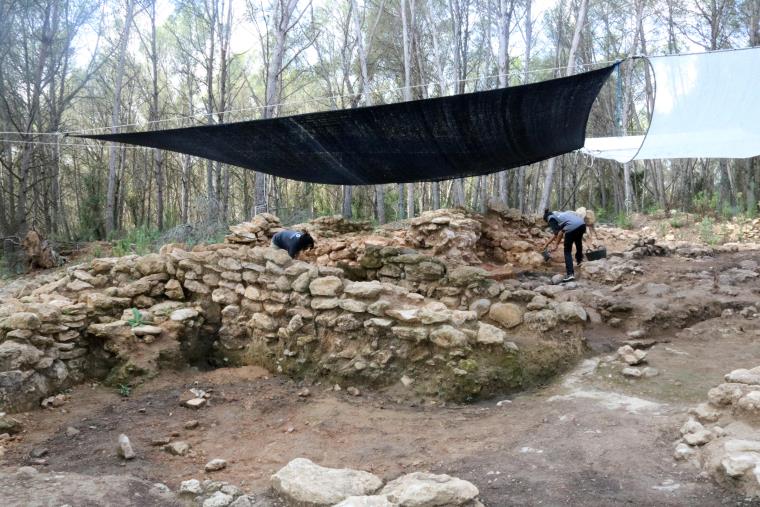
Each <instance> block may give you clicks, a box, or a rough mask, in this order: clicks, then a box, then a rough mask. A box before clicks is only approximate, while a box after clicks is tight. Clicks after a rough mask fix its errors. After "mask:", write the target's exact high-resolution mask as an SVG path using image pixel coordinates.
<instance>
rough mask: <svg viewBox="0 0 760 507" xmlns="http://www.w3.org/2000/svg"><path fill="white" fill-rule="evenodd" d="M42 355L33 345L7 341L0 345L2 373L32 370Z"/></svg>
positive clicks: (0, 369)
mask: <svg viewBox="0 0 760 507" xmlns="http://www.w3.org/2000/svg"><path fill="white" fill-rule="evenodd" d="M42 355H43V354H42V352H41V351H40V350H38V349H37V348H35V347H32V346H31V345H26V344H24V343H16V342H14V341H5V342H3V343H0V371H8V370H24V369H27V368H30V367H32V366H33V365H34V364H35V363H36V362H37V361H39V360H40V358H41V357H42Z"/></svg>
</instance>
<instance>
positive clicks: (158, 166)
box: [150, 0, 164, 231]
mask: <svg viewBox="0 0 760 507" xmlns="http://www.w3.org/2000/svg"><path fill="white" fill-rule="evenodd" d="M150 28H151V30H150V49H151V51H150V60H151V70H152V73H153V75H152V78H153V79H152V85H153V86H152V88H153V89H152V94H151V108H150V120H151V121H153V122H155V121H157V120H158V119H159V116H160V115H159V109H158V50H157V47H156V0H153V1H152V2H151V3H150ZM157 126H158V125H157V124H155V123H154V128H156V127H157ZM163 155H164V154H163V152H162V151H161V150H153V166H154V170H155V173H154V177H155V179H156V226H157V227H158V230H159V231H161V230H163V229H164V170H163V169H164V156H163Z"/></svg>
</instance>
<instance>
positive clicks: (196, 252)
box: [0, 222, 586, 411]
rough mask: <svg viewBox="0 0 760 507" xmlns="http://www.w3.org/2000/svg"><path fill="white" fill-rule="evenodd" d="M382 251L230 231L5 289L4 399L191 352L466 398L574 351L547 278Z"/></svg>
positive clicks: (184, 360) (570, 321) (29, 402)
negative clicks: (375, 255) (377, 257)
mask: <svg viewBox="0 0 760 507" xmlns="http://www.w3.org/2000/svg"><path fill="white" fill-rule="evenodd" d="M268 223H272V222H268ZM385 254H388V255H387V256H386V257H385V259H386V261H384V263H383V269H378V270H375V271H374V277H375V278H376V279H373V280H368V281H351V280H350V279H348V278H347V277H346V274H345V273H344V271H343V270H342V269H340V268H336V267H331V266H319V265H315V264H313V263H309V262H304V261H297V260H292V259H290V257H289V256H288V255H287V253H286V252H285V251H283V250H279V249H275V248H272V247H268V246H267V247H262V246H254V247H250V246H248V245H246V244H240V243H230V244H219V245H208V246H197V247H195V248H193V249H192V250H185V249H183V248H181V247H178V246H177V245H167V246H166V247H165V248H163V249H162V251H161V252H160V253H159V254H151V255H147V256H143V257H136V256H127V257H121V258H109V259H96V260H94V261H92V262H91V263H89V264H84V265H79V266H74V267H71V268H69V269H68V270H67V271H66V274H65V275H64V276H62V277H61V278H60V279H58V280H55V281H54V282H52V283H49V284H47V285H44V286H42V287H39V288H38V289H36V290H35V291H34V292H33V293H32V294H31V295H29V296H26V297H23V298H20V299H7V300H4V301H3V304H2V305H0V410H5V411H14V410H24V409H28V408H31V407H33V406H35V405H37V404H38V403H39V402H40V400H41V399H43V398H44V397H46V396H48V395H50V394H54V393H56V392H58V391H59V390H60V389H63V388H65V387H67V386H69V385H72V384H74V383H77V382H81V381H82V380H84V379H85V378H100V379H105V381H106V382H108V383H109V384H111V385H119V384H127V383H135V382H137V381H139V379H141V378H144V377H146V376H150V375H153V374H155V373H156V372H157V371H158V370H159V369H160V368H175V367H181V366H183V365H186V364H188V363H191V364H200V365H207V364H208V365H243V364H258V365H262V366H265V367H267V368H270V369H271V370H273V371H277V372H282V373H285V374H287V375H289V376H292V377H295V378H307V379H323V380H329V381H331V382H333V381H334V382H340V383H351V384H356V385H373V386H378V387H382V386H391V385H399V383H403V385H405V386H407V387H406V389H407V390H408V391H409V392H413V393H417V394H420V395H428V396H430V395H433V396H440V397H442V398H444V399H456V400H466V399H473V398H476V397H479V396H488V395H491V394H493V393H503V392H506V391H510V390H516V389H521V388H524V387H526V386H528V385H530V384H532V383H534V382H537V381H540V380H542V379H544V378H547V377H549V376H551V375H552V374H554V373H555V372H556V371H558V370H560V369H562V368H564V367H566V366H567V365H569V364H570V362H571V361H570V359H572V358H574V357H576V356H577V355H578V354H580V353H581V350H582V334H581V326H582V324H583V321H585V319H586V313H585V311H584V310H583V308H582V307H581V306H580V305H578V304H576V303H572V302H559V301H555V299H554V297H553V295H554V294H555V292H556V290H554V289H552V288H549V289H552V290H545V291H544V292H545V293H542V292H541V291H540V290H539V289H538V288H536V290H529V289H528V288H521V287H520V284H519V283H516V282H515V281H510V284H504V283H501V282H495V281H493V280H490V279H488V278H487V277H486V276H485V273H484V272H483V271H482V270H480V269H479V268H475V267H471V266H460V267H458V268H455V269H452V270H448V269H447V268H446V267H445V265H444V264H443V263H442V262H441V261H438V260H436V259H435V258H433V257H429V256H424V255H420V254H418V253H415V252H413V251H406V250H399V249H396V250H392V251H386V252H384V253H383V255H385ZM388 266H397V267H398V269H399V270H400V271H401V274H403V277H396V276H395V274H397V273H396V272H394V273H390V272H389V269H390V268H387V267H388ZM367 269H368V271H369V272H372V271H373V270H372V269H371V268H367ZM389 282H394V283H389Z"/></svg>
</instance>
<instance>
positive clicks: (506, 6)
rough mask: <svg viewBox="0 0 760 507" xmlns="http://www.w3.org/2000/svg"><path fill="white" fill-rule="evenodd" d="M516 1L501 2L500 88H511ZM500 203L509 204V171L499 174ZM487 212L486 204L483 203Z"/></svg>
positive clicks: (505, 0) (500, 0)
mask: <svg viewBox="0 0 760 507" xmlns="http://www.w3.org/2000/svg"><path fill="white" fill-rule="evenodd" d="M513 10H514V0H499V87H501V88H506V87H507V86H509V24H510V22H511V20H512V12H513ZM498 187H499V189H498V194H499V201H501V202H502V203H504V204H507V200H508V197H509V192H508V190H507V171H506V170H504V171H500V172H499V174H498ZM484 200H485V199H484ZM482 205H483V209H484V210H485V202H483V204H482Z"/></svg>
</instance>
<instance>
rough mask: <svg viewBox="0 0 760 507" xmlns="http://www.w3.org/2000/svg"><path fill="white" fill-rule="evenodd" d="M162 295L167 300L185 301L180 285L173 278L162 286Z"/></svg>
mask: <svg viewBox="0 0 760 507" xmlns="http://www.w3.org/2000/svg"><path fill="white" fill-rule="evenodd" d="M164 294H165V295H166V297H168V298H169V299H178V300H181V299H185V292H184V291H183V290H182V284H181V283H179V281H178V280H176V279H174V278H172V279H171V280H169V281H168V282H166V286H164Z"/></svg>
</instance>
